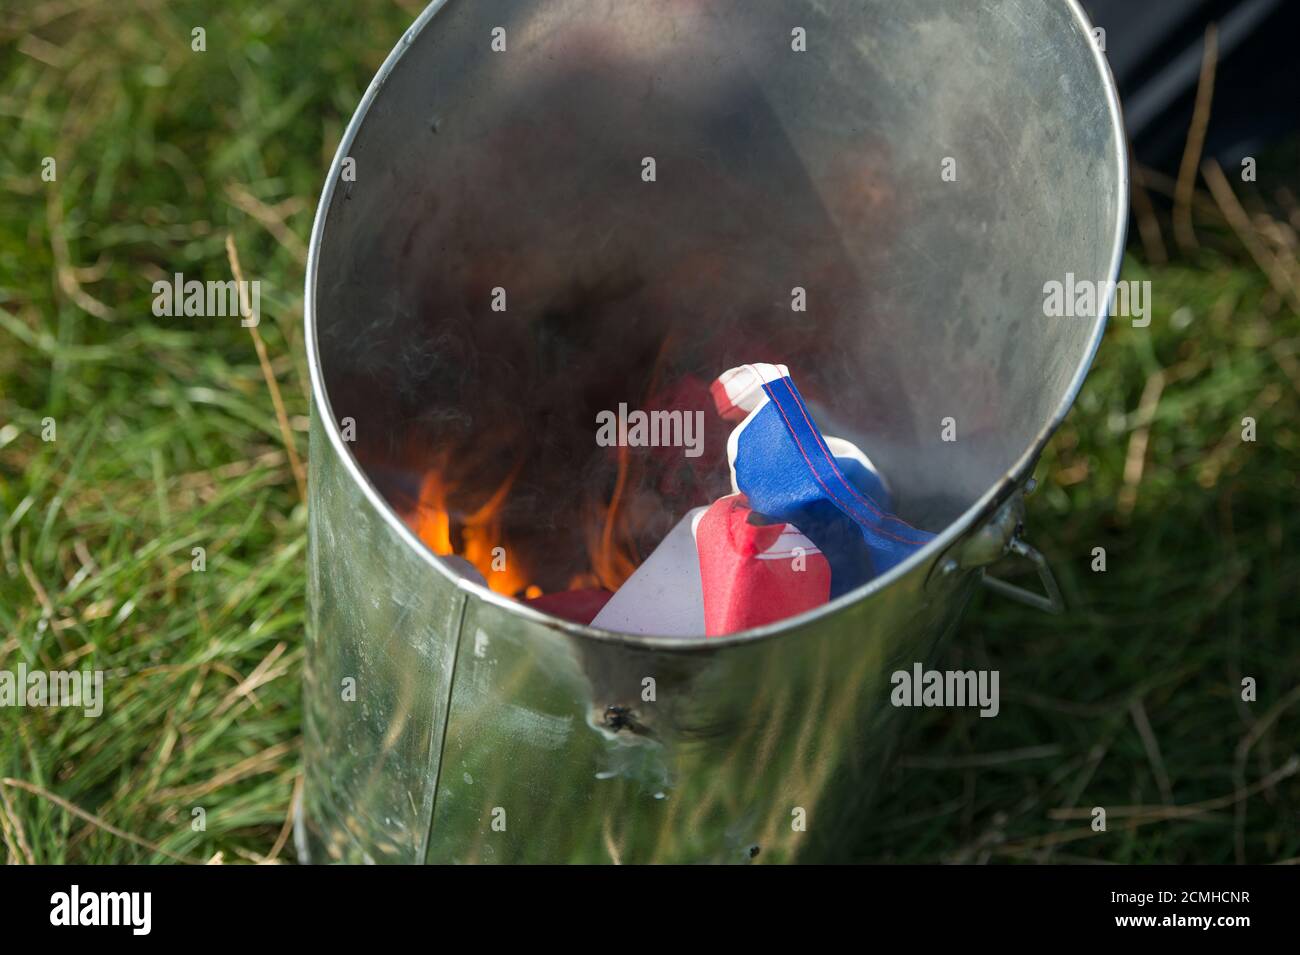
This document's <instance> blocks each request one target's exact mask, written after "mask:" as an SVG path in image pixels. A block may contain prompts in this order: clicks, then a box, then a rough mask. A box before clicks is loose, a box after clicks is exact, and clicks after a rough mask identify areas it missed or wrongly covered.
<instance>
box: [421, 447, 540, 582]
mask: <svg viewBox="0 0 1300 955" xmlns="http://www.w3.org/2000/svg"><path fill="white" fill-rule="evenodd" d="M518 473H519V468H517V467H516V468H515V469H514V470H513V471H511V472H510V475H509V476H508V477H507V478H506V479H505V480H504V481H503V482H501V486H500V487H498V488H497V489H496V490H495V491H493V492H492V496H491V497H489V498H488V499H487V501H486V502H484V503H483V505H482V506H481V507H479V508H478V510H476V511H474V512H473V513H472V514H468V515H465V516H463V517H461V516H458V517H456V519H455V529H456V530H457V531H459V534H458V536H459V538H460V544H461V552H460V554H459V556H460V557H463V558H464V559H465V560H467V561H469V562H470V563H471V564H473V565H474V567H476V568H477V569H478V571H479V573H481V574H482V575H483V577H484V579H486V580H487V585H488V587H490V588H491V589H492V590H494V591H496V592H497V593H499V594H505V595H506V596H509V597H514V596H517V595H518V594H519V593H520V592H521V591H522V592H523V594H524V596H526V597H537V596H540V595H541V592H542V591H541V588H540V587H537V586H536V585H530V584H529V582H528V577H527V575H526V573H525V572H524V569H523V568H521V567H519V566H518V563H517V562H515V561H512V560H511V549H510V547H509V546H507V545H506V542H505V540H504V539H503V537H502V533H501V507H502V505H503V504H504V503H505V500H506V496H507V495H508V494H509V493H510V486H511V485H512V484H514V481H515V476H516V475H517V474H518ZM452 490H453V488H451V487H450V486H448V485H446V484H445V483H444V482H443V481H442V479H441V477H440V476H439V474H438V472H437V471H436V470H433V471H429V472H428V473H427V474H425V476H424V481H423V482H422V483H421V485H420V501H419V505H418V506H417V508H416V512H415V533H416V535H417V536H418V537H419V538H420V540H422V541H424V543H425V544H427V545H428V546H429V549H430V550H432V551H433V552H434V553H435V554H439V555H441V556H444V557H446V556H449V555H452V554H455V553H456V548H455V547H454V546H453V543H452V531H453V526H452V525H453V518H452V513H451V509H450V508H449V507H448V502H447V498H448V495H449V494H450V493H451V491H452Z"/></svg>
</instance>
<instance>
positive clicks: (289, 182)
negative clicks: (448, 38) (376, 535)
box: [0, 0, 1300, 863]
mask: <svg viewBox="0 0 1300 955" xmlns="http://www.w3.org/2000/svg"><path fill="white" fill-rule="evenodd" d="M26 7H27V8H26V9H25V11H24V12H20V13H11V12H7V13H5V14H3V15H0V71H2V73H3V75H4V76H5V83H4V84H3V86H0V90H2V92H0V115H2V116H3V120H4V123H5V128H6V133H5V148H4V150H3V151H2V152H0V186H2V187H3V190H4V193H5V201H4V203H3V205H0V668H3V667H9V668H15V667H16V666H17V665H18V664H19V663H26V664H27V665H28V666H33V667H34V666H40V667H43V668H47V669H76V668H82V667H87V668H95V669H102V670H104V671H105V672H106V677H105V679H106V692H107V694H108V696H109V698H110V700H111V706H108V707H107V708H106V709H105V713H104V716H103V717H102V718H100V719H98V720H86V719H84V718H83V717H82V716H81V715H80V713H79V712H73V711H68V710H58V709H41V710H16V709H5V710H0V779H4V780H8V781H7V782H0V846H3V851H4V853H5V856H6V858H7V859H8V861H11V862H29V861H36V862H47V863H48V862H144V861H162V860H166V859H168V858H184V859H194V860H205V861H206V860H209V859H212V858H214V857H220V858H222V859H224V860H225V861H228V862H235V861H243V860H251V861H256V860H261V859H265V858H272V857H274V858H278V859H281V860H285V859H288V858H289V857H290V856H291V855H292V853H291V851H290V850H289V847H288V846H287V845H286V844H285V836H286V830H285V821H286V818H287V813H288V808H289V804H290V800H291V794H292V792H293V790H294V786H295V780H296V778H297V769H298V766H299V762H300V751H299V715H300V713H299V678H300V670H301V665H302V624H303V616H304V603H303V601H304V593H303V591H304V552H303V548H304V538H305V511H304V504H303V502H302V500H301V498H300V494H299V491H298V488H297V485H296V482H295V479H294V474H293V470H292V467H291V462H290V460H289V458H288V455H287V454H286V449H285V444H284V440H283V436H282V433H281V429H280V427H279V425H278V423H277V418H276V415H275V413H274V409H273V406H272V401H271V396H270V393H269V391H268V387H267V383H266V380H265V377H264V375H263V372H262V369H261V367H260V366H259V362H258V358H257V354H256V351H255V348H254V342H253V339H252V337H251V336H250V334H249V332H248V330H247V329H244V328H241V327H240V326H239V324H238V323H237V322H231V321H228V320H226V321H223V320H221V319H155V318H154V317H153V316H152V314H151V311H150V304H151V294H152V293H151V284H152V282H153V281H154V280H155V279H157V278H162V277H165V276H168V275H170V274H171V273H173V272H177V271H180V272H184V273H185V274H186V276H187V277H199V278H204V279H226V278H228V277H229V266H228V263H227V257H226V252H225V241H226V236H227V234H232V235H233V237H234V240H235V242H236V244H237V246H238V249H239V254H240V258H241V259H242V262H243V267H244V270H245V272H246V273H247V274H248V276H249V277H255V278H257V279H259V280H260V281H261V282H262V292H263V295H262V308H263V316H264V318H263V322H262V326H261V329H260V331H261V334H262V336H263V337H264V339H265V341H266V346H267V350H268V354H269V357H270V361H271V366H272V369H273V372H274V375H275V378H276V380H277V381H278V384H279V388H280V391H281V393H282V394H283V399H284V403H285V405H286V410H287V415H288V421H289V424H290V427H291V430H292V434H293V440H294V441H295V442H296V443H297V449H298V451H299V453H301V454H305V453H306V441H305V425H306V421H305V417H304V416H305V414H306V410H307V398H306V389H307V382H306V378H305V372H304V366H303V357H302V335H301V332H300V325H301V320H302V292H301V289H302V271H303V254H302V253H303V247H304V244H305V241H306V236H307V234H308V231H309V228H310V221H311V215H312V212H313V209H314V204H315V199H316V196H317V195H318V192H319V187H320V183H321V180H322V177H323V175H324V171H325V168H326V164H327V161H328V158H329V156H330V155H331V153H332V151H333V149H334V146H335V144H336V143H337V141H338V138H339V136H340V134H341V131H342V128H343V125H344V123H345V122H346V119H347V117H348V116H349V115H350V114H351V111H352V109H353V108H354V107H355V104H356V102H357V101H358V99H359V98H360V96H361V93H362V91H363V90H364V88H365V85H366V83H367V82H368V81H369V78H370V76H371V75H372V74H373V72H374V70H375V68H376V67H377V66H378V64H379V63H380V61H381V60H382V58H383V56H384V55H385V54H386V52H387V49H388V47H389V46H390V45H391V41H392V40H393V39H394V38H395V37H397V36H399V35H400V31H401V30H402V29H403V28H404V27H405V26H406V25H407V24H408V23H409V21H410V19H411V18H412V16H413V15H414V13H415V12H416V4H415V3H414V2H410V3H407V4H404V5H399V4H393V3H386V4H384V3H371V4H364V5H363V4H346V5H329V4H320V3H313V2H307V0H262V2H256V3H254V2H251V0H250V2H232V3H225V4H220V5H215V6H214V5H211V4H199V3H168V4H163V3H161V2H156V0H122V2H121V3H118V4H111V5H110V4H83V5H77V4H56V3H54V2H50V0H44V2H34V3H31V4H28V5H26ZM205 8H210V9H205ZM60 11H62V13H61V15H55V14H58V13H59V12H60ZM196 26H203V27H204V28H205V29H206V31H207V52H206V53H195V52H192V51H191V49H190V31H191V29H192V28H193V27H196ZM1293 153H1294V150H1292V153H1291V154H1286V155H1283V156H1281V157H1278V158H1277V159H1275V160H1274V161H1272V162H1269V161H1266V160H1264V159H1261V164H1260V182H1259V183H1258V184H1256V185H1255V186H1252V187H1248V188H1241V189H1240V194H1241V195H1242V197H1243V201H1244V202H1245V203H1246V205H1247V207H1248V208H1249V209H1251V210H1252V212H1258V213H1260V214H1261V215H1262V214H1268V215H1271V216H1272V220H1273V221H1275V222H1276V223H1277V224H1278V225H1277V227H1276V228H1272V227H1270V228H1267V229H1264V230H1263V231H1262V233H1261V234H1262V235H1263V238H1262V239H1260V240H1259V241H1262V242H1263V243H1264V244H1265V248H1266V249H1267V250H1268V252H1269V254H1270V255H1276V256H1277V258H1278V261H1279V262H1280V263H1282V265H1281V271H1278V270H1276V269H1275V273H1274V276H1273V278H1272V280H1270V278H1269V276H1268V275H1266V274H1265V272H1264V271H1262V270H1261V269H1260V268H1259V266H1258V264H1257V263H1256V262H1254V261H1253V260H1252V258H1251V256H1250V255H1249V254H1248V253H1247V250H1246V249H1245V247H1244V246H1243V245H1242V243H1241V242H1240V241H1239V239H1238V238H1237V236H1236V235H1235V234H1234V233H1233V232H1232V230H1231V229H1229V228H1228V226H1227V225H1226V224H1225V222H1224V220H1223V218H1222V216H1221V215H1220V214H1219V212H1218V210H1217V208H1216V207H1215V204H1214V202H1213V200H1211V199H1210V198H1209V197H1208V194H1203V195H1202V197H1201V199H1198V203H1197V205H1196V222H1197V230H1198V236H1199V238H1200V242H1201V247H1200V248H1199V249H1194V250H1188V251H1180V252H1178V253H1177V254H1175V255H1174V258H1173V261H1172V263H1171V264H1167V265H1161V266H1158V267H1157V266H1155V265H1149V264H1144V263H1145V262H1148V261H1149V257H1148V256H1147V255H1146V254H1145V253H1144V251H1143V247H1142V246H1141V244H1139V243H1137V242H1136V241H1135V242H1134V244H1133V249H1132V252H1133V254H1132V256H1131V258H1130V261H1129V262H1128V264H1127V266H1126V277H1129V278H1149V279H1150V280H1151V281H1152V284H1153V290H1154V302H1155V304H1154V315H1153V321H1152V324H1151V326H1150V328H1147V329H1137V328H1133V327H1131V326H1130V325H1129V323H1127V322H1125V321H1122V320H1121V321H1116V322H1113V323H1112V325H1111V327H1110V330H1109V331H1108V332H1107V335H1106V339H1105V341H1104V343H1103V345H1102V348H1101V352H1100V355H1099V358H1098V361H1097V364H1096V367H1095V370H1094V372H1093V374H1092V375H1091V376H1090V378H1089V379H1088V382H1087V384H1086V385H1085V387H1084V391H1083V393H1082V395H1081V396H1080V398H1079V401H1078V402H1077V405H1076V407H1075V410H1074V411H1073V412H1072V414H1071V416H1070V418H1069V420H1068V421H1067V423H1066V425H1065V426H1064V427H1063V428H1062V430H1061V432H1060V433H1059V434H1058V435H1057V436H1056V438H1055V439H1054V440H1053V442H1052V445H1051V447H1050V448H1049V450H1048V452H1047V454H1046V455H1045V456H1044V459H1043V462H1042V464H1041V465H1040V468H1039V472H1038V473H1039V477H1040V481H1041V486H1040V489H1039V491H1038V493H1037V494H1036V495H1035V496H1034V497H1033V498H1031V500H1030V507H1029V521H1028V524H1029V528H1030V536H1031V538H1032V540H1033V541H1034V543H1036V544H1037V545H1038V546H1040V547H1041V548H1042V549H1043V550H1044V551H1045V552H1046V553H1047V555H1048V556H1049V558H1050V559H1051V561H1052V563H1053V566H1054V567H1055V568H1056V572H1057V574H1058V577H1059V579H1060V581H1061V584H1062V587H1063V589H1064V592H1065V596H1066V599H1067V601H1068V602H1069V605H1070V610H1069V612H1068V613H1067V614H1066V615H1065V616H1063V617H1057V618H1054V617H1047V616H1044V615H1041V614H1039V613H1036V612H1033V611H1030V610H1025V609H1022V608H1019V607H1017V606H1015V605H1012V604H1009V603H1007V602H1006V601H1005V600H1004V599H1000V598H995V597H994V596H993V595H991V594H988V595H984V596H982V597H980V598H978V599H977V601H976V603H975V605H974V606H973V607H972V608H971V612H970V613H969V614H968V615H967V617H966V619H965V622H964V623H963V624H962V626H961V628H960V631H959V632H958V634H957V635H956V637H955V638H954V640H953V641H952V643H951V644H950V646H949V648H948V650H947V651H946V657H945V659H944V660H943V661H941V662H940V664H939V665H941V666H946V667H967V666H972V665H979V666H988V667H993V668H996V669H998V670H1000V671H1001V685H1002V691H1003V693H1002V696H1003V699H1002V713H1001V716H1000V717H999V718H997V719H992V720H982V719H980V718H978V717H977V716H975V715H974V714H973V713H967V712H955V713H954V712H925V713H923V714H921V715H920V716H919V718H918V723H919V725H918V726H917V727H916V728H915V731H914V732H913V733H912V734H911V735H910V737H909V739H908V741H907V744H906V746H905V751H904V753H903V755H902V758H901V760H900V763H899V765H898V766H897V768H896V769H895V770H894V771H893V773H892V774H891V776H890V779H889V780H888V786H887V790H888V791H887V793H886V795H885V797H884V798H883V800H882V801H881V803H880V805H879V806H878V808H877V810H876V812H877V814H878V817H879V823H880V825H879V835H878V837H877V838H876V839H875V840H874V841H873V842H872V843H870V844H867V845H863V846H862V847H861V856H862V858H864V859H876V860H901V861H985V860H992V861H1004V860H1039V859H1054V860H1058V861H1067V860H1088V861H1110V862H1157V861H1159V862H1232V861H1252V862H1266V861H1279V860H1294V859H1296V858H1297V857H1300V814H1298V812H1297V810H1298V809H1300V773H1297V771H1296V763H1295V758H1296V753H1297V749H1298V746H1297V744H1300V691H1297V687H1300V652H1297V647H1296V634H1297V622H1298V617H1300V614H1298V613H1297V610H1296V606H1297V581H1300V547H1297V545H1296V543H1295V541H1296V539H1297V537H1298V536H1300V508H1298V507H1297V504H1298V503H1300V485H1298V478H1297V473H1298V472H1300V428H1298V426H1297V421H1300V401H1298V392H1300V313H1298V311H1297V303H1296V301H1295V297H1294V292H1295V289H1294V287H1292V288H1291V290H1290V292H1289V293H1288V292H1287V291H1286V289H1287V286H1286V280H1285V279H1284V278H1280V277H1279V276H1289V277H1290V279H1289V281H1290V282H1291V283H1293V286H1294V284H1297V283H1300V260H1298V259H1297V250H1296V237H1295V230H1296V229H1297V227H1300V214H1297V212H1296V211H1295V207H1294V204H1293V201H1292V200H1290V196H1291V195H1292V193H1287V192H1285V191H1283V190H1284V188H1286V187H1289V188H1290V189H1291V190H1292V191H1293V192H1294V191H1295V189H1296V185H1297V184H1296V182H1295V176H1294V170H1295V169H1297V168H1300V167H1297V164H1296V162H1295V160H1294V155H1293ZM46 156H52V157H54V158H55V159H56V160H57V180H56V181H55V182H52V183H51V182H44V181H42V179H41V175H40V173H41V168H42V159H43V158H44V157H46ZM1284 166H1286V167H1287V168H1289V169H1291V170H1292V171H1293V173H1292V177H1291V179H1290V180H1287V179H1285V178H1282V177H1280V176H1279V175H1278V174H1276V173H1274V172H1273V170H1278V169H1281V168H1283V167H1284ZM1163 224H1164V226H1165V229H1164V237H1165V241H1166V243H1171V239H1170V236H1171V232H1170V230H1169V228H1168V222H1167V221H1165V222H1164V223H1163ZM1135 233H1136V230H1135ZM1171 250H1172V244H1171ZM1288 295H1289V296H1290V297H1288ZM1157 376H1159V377H1157ZM1159 382H1163V388H1160V389H1157V387H1156V383H1159ZM1157 391H1158V401H1154V400H1152V399H1153V398H1154V396H1155V394H1156V392H1157ZM1144 393H1145V395H1146V396H1147V402H1146V404H1145V406H1144V403H1143V396H1144ZM1246 415H1250V416H1253V417H1254V418H1256V420H1257V428H1258V440H1257V441H1255V442H1253V443H1245V442H1243V441H1242V440H1241V437H1240V430H1241V419H1242V417H1243V416H1246ZM46 418H52V419H54V422H55V426H56V436H55V440H53V441H43V440H42V438H41V431H42V427H43V424H42V423H43V420H44V419H46ZM1142 440H1146V441H1147V448H1146V453H1145V455H1144V456H1141V458H1140V460H1142V461H1143V462H1144V466H1143V467H1142V469H1141V473H1140V476H1139V475H1137V474H1136V472H1135V471H1134V469H1133V467H1132V465H1130V466H1129V473H1128V476H1127V477H1126V460H1127V459H1128V458H1129V456H1130V449H1134V448H1135V444H1134V442H1135V441H1138V442H1141V441H1142ZM1139 446H1140V445H1139ZM195 547H203V548H205V550H206V555H207V566H206V570H205V571H203V572H196V571H194V570H192V567H191V561H192V560H193V557H192V552H193V548H195ZM1094 547H1104V548H1105V549H1106V555H1107V570H1106V572H1105V573H1095V572H1093V571H1092V570H1091V569H1090V564H1091V561H1092V549H1093V548H1094ZM1011 572H1013V571H1012V569H1009V570H1008V573H1011ZM1027 583H1031V582H1028V581H1027ZM1031 585H1032V583H1031ZM1244 676H1251V677H1254V678H1255V679H1256V680H1257V681H1258V700H1257V701H1256V702H1254V703H1244V702H1242V701H1241V699H1240V682H1241V679H1242V677H1244ZM1093 806H1103V807H1106V808H1107V810H1108V813H1109V826H1108V831H1107V832H1105V833H1094V832H1093V831H1092V830H1091V828H1090V827H1089V825H1088V823H1089V817H1088V815H1087V812H1088V810H1090V809H1091V807H1093ZM1174 806H1177V807H1183V808H1182V809H1180V810H1178V811H1173V810H1172V807H1174ZM1125 807H1128V808H1127V809H1126V808H1125ZM195 808H202V809H203V810H204V811H205V813H206V829H204V830H202V831H196V830H195V828H194V827H193V825H192V821H193V815H192V813H193V810H194V809H195ZM1071 809H1075V810H1082V812H1083V815H1082V817H1073V816H1070V813H1069V812H1068V811H1069V810H1071Z"/></svg>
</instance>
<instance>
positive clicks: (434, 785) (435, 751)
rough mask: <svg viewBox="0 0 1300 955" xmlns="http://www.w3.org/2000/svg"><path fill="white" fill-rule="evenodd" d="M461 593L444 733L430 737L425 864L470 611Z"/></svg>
mask: <svg viewBox="0 0 1300 955" xmlns="http://www.w3.org/2000/svg"><path fill="white" fill-rule="evenodd" d="M459 593H460V608H459V609H458V610H457V612H456V639H455V641H454V645H453V647H452V653H451V675H450V677H448V679H447V702H446V703H445V704H444V705H443V708H442V732H441V733H439V734H438V736H437V739H436V740H435V739H434V738H433V734H430V736H429V764H428V765H429V771H428V772H427V773H426V774H425V775H426V776H428V777H432V778H431V779H430V781H429V787H430V797H429V799H428V800H427V802H428V806H429V822H428V825H426V826H425V829H424V839H423V840H422V843H421V846H420V856H419V858H420V861H421V862H425V863H427V862H428V861H429V847H430V846H431V845H432V844H433V820H434V817H435V815H436V814H437V811H438V783H439V782H440V781H441V780H442V760H443V755H444V754H445V752H446V749H447V726H448V724H449V723H450V722H451V701H452V696H453V694H454V693H455V692H456V671H457V670H458V669H460V636H461V634H462V633H464V632H465V616H466V614H467V612H468V609H469V594H467V593H465V591H463V590H461V591H459ZM435 756H436V757H437V760H438V764H437V768H436V769H435V768H434V766H433V760H434V757H435Z"/></svg>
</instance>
